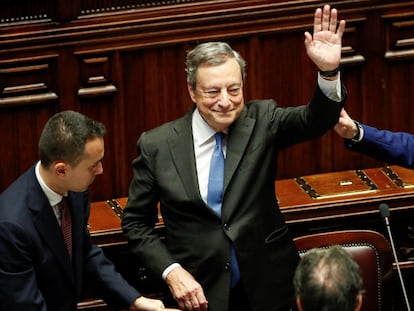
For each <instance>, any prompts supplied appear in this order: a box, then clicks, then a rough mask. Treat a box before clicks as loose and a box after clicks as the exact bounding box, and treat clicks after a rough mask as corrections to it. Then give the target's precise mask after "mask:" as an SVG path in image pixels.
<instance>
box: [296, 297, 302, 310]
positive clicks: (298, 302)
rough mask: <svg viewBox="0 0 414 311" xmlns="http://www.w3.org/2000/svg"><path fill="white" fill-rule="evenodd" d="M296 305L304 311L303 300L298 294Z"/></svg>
mask: <svg viewBox="0 0 414 311" xmlns="http://www.w3.org/2000/svg"><path fill="white" fill-rule="evenodd" d="M296 306H297V307H298V310H299V311H303V308H302V302H301V301H300V297H299V296H296Z"/></svg>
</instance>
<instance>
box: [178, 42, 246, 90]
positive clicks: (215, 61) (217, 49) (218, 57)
mask: <svg viewBox="0 0 414 311" xmlns="http://www.w3.org/2000/svg"><path fill="white" fill-rule="evenodd" d="M229 58H235V59H236V60H237V62H238V63H239V65H240V71H241V75H242V78H243V81H244V79H245V77H246V62H245V60H244V59H243V58H242V57H241V55H240V54H239V53H238V52H236V51H235V50H233V49H232V48H231V47H230V45H229V44H227V43H225V42H206V43H201V44H199V45H197V46H196V47H195V48H194V49H192V50H191V51H189V52H188V54H187V59H186V62H185V64H186V69H185V71H186V73H187V83H189V84H190V86H191V88H192V89H193V90H195V89H196V85H197V69H198V67H199V66H200V65H211V66H215V65H221V64H223V63H225V62H226V61H227V60H228V59H229Z"/></svg>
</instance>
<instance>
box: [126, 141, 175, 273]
mask: <svg viewBox="0 0 414 311" xmlns="http://www.w3.org/2000/svg"><path fill="white" fill-rule="evenodd" d="M137 149H138V157H137V158H136V159H135V160H134V161H133V163H132V165H133V172H134V176H133V179H132V182H131V185H130V188H129V194H128V203H127V206H126V208H125V209H124V215H123V218H122V229H123V232H124V235H125V237H126V239H127V240H128V243H129V246H130V249H131V251H132V253H134V254H135V255H137V256H138V257H139V258H140V259H141V260H142V262H143V263H144V264H145V266H147V267H148V268H149V269H150V270H151V271H152V272H154V273H155V274H156V275H158V276H159V277H161V275H162V273H163V271H164V270H165V269H166V268H167V267H168V266H169V265H171V264H172V263H174V262H175V260H174V258H173V257H172V255H171V253H170V252H169V251H168V249H167V247H166V246H165V244H164V243H163V242H162V241H161V239H160V236H159V235H158V233H157V232H156V231H155V230H154V226H155V223H156V221H157V220H158V208H157V204H158V202H159V191H158V189H157V186H156V182H155V177H154V171H155V169H154V168H153V162H154V161H152V159H153V158H154V155H153V154H152V153H153V152H154V151H153V150H156V146H155V145H154V141H152V140H150V139H147V136H146V133H144V134H142V135H141V137H140V139H139V140H138V143H137Z"/></svg>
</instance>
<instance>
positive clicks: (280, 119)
mask: <svg viewBox="0 0 414 311" xmlns="http://www.w3.org/2000/svg"><path fill="white" fill-rule="evenodd" d="M341 94H342V98H341V101H339V102H337V101H334V100H331V99H329V98H328V97H327V96H326V95H325V94H324V93H323V92H322V91H321V89H320V88H319V87H316V89H315V91H314V94H313V96H312V99H311V100H310V102H309V103H308V104H307V105H302V106H297V107H287V108H275V109H274V111H273V112H271V113H269V115H270V116H272V120H271V121H270V122H271V124H273V125H274V127H275V128H274V129H273V130H274V131H275V132H276V133H277V135H276V136H275V138H276V139H277V144H278V148H279V149H283V148H286V147H289V146H291V145H294V144H297V143H300V142H304V141H307V140H310V139H314V138H317V137H319V136H321V135H323V134H325V133H326V132H327V131H328V130H330V129H332V128H333V127H334V126H335V124H336V123H337V122H338V119H339V114H340V112H341V109H342V107H343V105H344V102H345V99H346V97H347V91H346V89H345V87H344V86H343V85H342V90H341Z"/></svg>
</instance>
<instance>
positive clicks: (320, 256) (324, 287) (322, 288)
mask: <svg viewBox="0 0 414 311" xmlns="http://www.w3.org/2000/svg"><path fill="white" fill-rule="evenodd" d="M294 286H295V290H296V295H297V296H298V297H299V298H300V302H301V306H302V309H303V311H354V310H355V308H356V306H357V305H358V296H359V294H360V293H361V289H362V277H361V270H360V267H359V265H358V264H357V263H356V262H355V261H354V259H353V258H352V256H351V255H350V254H349V253H348V252H347V251H346V250H345V249H343V248H342V247H340V246H337V245H335V246H332V247H329V248H318V249H312V250H310V251H309V252H307V253H306V254H304V255H303V257H302V259H301V261H300V263H299V265H298V267H297V269H296V273H295V277H294Z"/></svg>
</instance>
